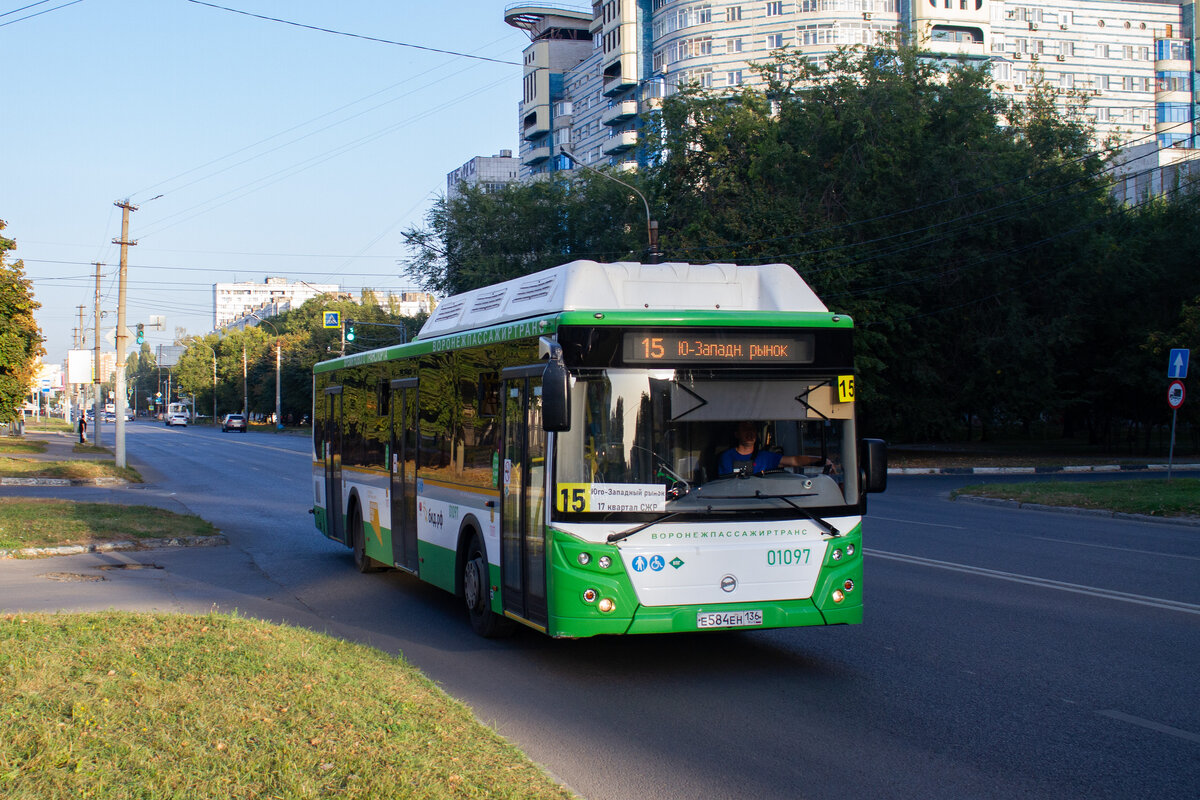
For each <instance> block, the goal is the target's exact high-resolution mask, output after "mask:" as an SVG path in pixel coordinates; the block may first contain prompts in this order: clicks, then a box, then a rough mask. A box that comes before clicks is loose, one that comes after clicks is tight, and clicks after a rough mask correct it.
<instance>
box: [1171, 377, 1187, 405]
mask: <svg viewBox="0 0 1200 800" xmlns="http://www.w3.org/2000/svg"><path fill="white" fill-rule="evenodd" d="M1185 394H1186V392H1184V390H1183V381H1171V385H1170V386H1169V387H1168V388H1167V405H1169V406H1170V407H1171V408H1179V407H1180V406H1181V405H1183V398H1184V395H1185Z"/></svg>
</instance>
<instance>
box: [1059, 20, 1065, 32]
mask: <svg viewBox="0 0 1200 800" xmlns="http://www.w3.org/2000/svg"><path fill="white" fill-rule="evenodd" d="M1058 29H1059V30H1060V31H1065V30H1066V29H1067V23H1065V22H1064V23H1063V24H1062V25H1059V26H1058Z"/></svg>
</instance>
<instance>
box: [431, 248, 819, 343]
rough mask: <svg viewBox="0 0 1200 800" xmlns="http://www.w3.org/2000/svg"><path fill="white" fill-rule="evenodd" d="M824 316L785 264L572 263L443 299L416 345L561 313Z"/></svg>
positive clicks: (812, 293)
mask: <svg viewBox="0 0 1200 800" xmlns="http://www.w3.org/2000/svg"><path fill="white" fill-rule="evenodd" d="M710 309H721V310H722V311H818V312H821V311H828V310H829V309H827V308H826V307H825V304H824V303H822V302H821V301H820V300H819V299H818V298H817V296H816V294H815V293H814V292H813V290H812V289H810V288H809V286H808V284H807V283H805V282H804V279H803V278H801V277H800V276H799V275H797V274H796V271H795V270H794V269H792V268H791V267H790V266H788V265H787V264H763V265H756V266H739V265H737V264H686V263H680V262H676V263H671V264H640V263H637V262H632V261H621V262H617V263H613V264H601V263H598V262H595V261H572V262H571V263H569V264H563V265H562V266H558V267H551V268H550V269H547V270H542V271H541V272H535V273H533V274H532V275H525V276H524V277H521V278H514V279H513V280H510V281H505V282H503V283H497V284H493V285H492V286H485V287H483V288H482V289H473V290H471V291H469V292H464V293H462V294H457V295H454V296H453V297H449V298H447V299H445V300H443V301H442V302H441V303H440V304H439V305H438V307H437V308H436V309H434V312H433V314H432V315H431V316H430V317H429V320H428V321H427V322H426V323H425V325H424V327H422V328H421V333H420V334H419V335H418V336H417V338H418V339H429V338H433V337H435V336H443V335H445V334H450V333H458V332H461V331H469V330H476V329H479V328H486V327H488V326H490V325H497V324H499V323H503V322H512V321H515V320H521V319H530V318H534V317H540V316H545V315H548V314H555V313H558V312H561V311H622V310H627V311H633V310H638V311H641V310H651V311H663V310H694V311H703V310H710Z"/></svg>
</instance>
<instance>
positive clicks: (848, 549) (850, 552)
mask: <svg viewBox="0 0 1200 800" xmlns="http://www.w3.org/2000/svg"><path fill="white" fill-rule="evenodd" d="M846 555H848V556H852V555H854V545H852V544H848V545H846Z"/></svg>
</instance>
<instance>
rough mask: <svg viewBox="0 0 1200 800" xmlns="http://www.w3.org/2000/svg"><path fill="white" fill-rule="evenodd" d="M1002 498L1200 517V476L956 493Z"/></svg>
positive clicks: (991, 486) (984, 487) (979, 487)
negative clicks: (1168, 480)
mask: <svg viewBox="0 0 1200 800" xmlns="http://www.w3.org/2000/svg"><path fill="white" fill-rule="evenodd" d="M959 495H973V496H976V497H998V498H1003V499H1005V500H1016V501H1018V502H1021V503H1038V504H1041V505H1048V506H1071V507H1074V508H1097V509H1107V510H1111V511H1119V512H1124V513H1128V514H1149V515H1152V516H1156V517H1187V516H1191V517H1195V516H1200V479H1197V478H1172V479H1171V482H1170V483H1167V479H1166V478H1165V477H1163V478H1147V479H1145V480H1134V481H1095V482H1087V483H1084V482H1079V483H1074V482H1067V481H1046V482H1036V483H1035V482H1029V483H988V484H976V485H973V486H964V487H963V488H961V489H957V490H955V491H954V492H953V493H952V496H954V497H957V496H959Z"/></svg>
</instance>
